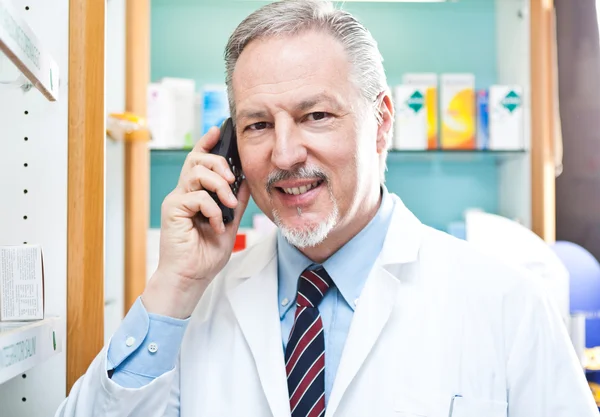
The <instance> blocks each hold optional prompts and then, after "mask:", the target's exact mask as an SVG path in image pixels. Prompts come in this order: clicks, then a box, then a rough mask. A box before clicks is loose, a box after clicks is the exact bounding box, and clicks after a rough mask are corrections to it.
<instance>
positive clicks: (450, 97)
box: [440, 74, 477, 150]
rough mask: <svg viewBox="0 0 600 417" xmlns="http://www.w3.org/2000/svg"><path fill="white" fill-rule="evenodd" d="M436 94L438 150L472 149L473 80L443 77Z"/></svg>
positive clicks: (452, 76) (444, 75)
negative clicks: (440, 118) (438, 133)
mask: <svg viewBox="0 0 600 417" xmlns="http://www.w3.org/2000/svg"><path fill="white" fill-rule="evenodd" d="M440 90H441V91H440V100H441V103H440V107H441V111H440V112H441V114H442V128H441V130H442V134H441V147H442V149H465V150H470V149H476V148H477V143H476V135H475V120H476V116H475V76H474V75H473V74H443V75H442V78H441V87H440Z"/></svg>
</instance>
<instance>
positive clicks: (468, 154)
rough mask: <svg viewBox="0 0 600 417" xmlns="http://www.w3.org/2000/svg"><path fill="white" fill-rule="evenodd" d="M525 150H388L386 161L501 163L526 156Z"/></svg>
mask: <svg viewBox="0 0 600 417" xmlns="http://www.w3.org/2000/svg"><path fill="white" fill-rule="evenodd" d="M527 155H528V152H527V151H526V150H506V151H500V150H493V151H492V150H472V151H469V150H445V149H436V150H422V151H420V150H414V151H412V150H395V149H394V150H390V151H389V152H388V158H387V162H388V164H389V163H394V162H451V163H485V164H488V163H496V164H499V163H503V162H506V161H509V160H514V159H518V158H523V157H524V156H527Z"/></svg>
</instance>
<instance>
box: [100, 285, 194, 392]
mask: <svg viewBox="0 0 600 417" xmlns="http://www.w3.org/2000/svg"><path fill="white" fill-rule="evenodd" d="M189 320H190V319H189V318H188V319H185V320H181V319H175V318H172V317H166V316H161V315H158V314H151V313H148V312H147V311H146V308H145V307H144V305H143V303H142V301H141V298H140V297H138V299H137V300H136V302H135V303H134V305H133V306H132V308H131V310H130V311H129V313H128V314H127V316H126V317H125V319H124V320H123V322H122V323H121V326H119V328H118V330H117V332H116V333H115V334H114V335H113V337H112V338H111V340H110V344H109V347H108V353H107V367H108V369H107V370H114V373H113V377H112V379H115V378H116V381H115V382H118V379H119V378H120V375H119V374H121V373H122V374H123V377H126V379H127V380H129V381H131V380H132V379H131V377H135V376H136V375H139V376H141V377H144V378H142V380H144V381H147V382H150V381H151V380H152V379H154V378H157V377H159V376H161V375H163V374H164V373H166V372H168V371H170V370H172V369H174V368H175V364H176V362H177V356H178V355H179V349H180V347H181V342H182V340H183V336H184V334H185V330H186V329H187V325H188V323H189ZM126 375H127V376H126ZM134 379H138V378H134Z"/></svg>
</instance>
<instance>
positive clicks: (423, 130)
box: [393, 84, 427, 150]
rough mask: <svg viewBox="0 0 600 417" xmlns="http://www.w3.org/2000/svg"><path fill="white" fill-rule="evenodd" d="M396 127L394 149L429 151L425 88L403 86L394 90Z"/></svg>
mask: <svg viewBox="0 0 600 417" xmlns="http://www.w3.org/2000/svg"><path fill="white" fill-rule="evenodd" d="M394 105H395V107H396V126H395V127H394V141H393V143H394V146H393V148H394V149H408V150H426V149H427V107H426V105H425V88H423V87H421V86H417V85H408V84H401V85H398V86H396V87H395V88H394Z"/></svg>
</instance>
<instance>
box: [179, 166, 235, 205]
mask: <svg viewBox="0 0 600 417" xmlns="http://www.w3.org/2000/svg"><path fill="white" fill-rule="evenodd" d="M181 188H182V189H183V191H185V192H192V191H200V190H207V191H212V192H214V193H217V196H218V197H219V200H221V202H222V203H223V204H225V205H226V206H227V207H231V208H234V207H235V206H236V205H237V199H236V198H235V196H234V195H233V193H232V192H231V186H230V185H229V183H228V182H227V181H225V179H224V178H223V177H222V176H220V175H219V174H217V173H216V172H214V171H211V170H210V169H208V168H207V167H205V166H203V165H196V166H195V167H194V168H192V170H191V171H190V173H189V174H188V175H187V177H186V178H185V180H184V181H183V184H182V187H181Z"/></svg>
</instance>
